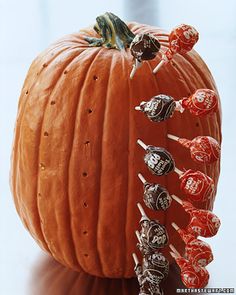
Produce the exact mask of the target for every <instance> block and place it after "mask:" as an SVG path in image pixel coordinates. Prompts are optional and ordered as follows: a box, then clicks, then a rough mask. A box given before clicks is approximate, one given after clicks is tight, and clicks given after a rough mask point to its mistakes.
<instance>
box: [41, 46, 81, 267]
mask: <svg viewBox="0 0 236 295" xmlns="http://www.w3.org/2000/svg"><path fill="white" fill-rule="evenodd" d="M63 52H65V51H63ZM77 56H78V54H77V52H76V55H75V56H74V55H73V56H72V58H71V59H69V61H68V62H66V64H65V66H64V67H63V68H62V69H61V73H60V74H59V76H58V79H57V81H56V83H55V85H53V89H52V92H51V93H50V94H49V95H48V97H47V101H46V102H45V103H44V112H43V118H42V120H41V126H40V127H39V142H38V153H37V161H36V163H39V160H40V146H41V139H42V138H43V135H42V129H43V124H44V117H45V111H46V109H47V108H48V105H49V102H50V97H51V96H52V94H53V92H54V89H55V88H56V85H57V84H58V83H59V81H60V80H61V77H62V75H63V73H64V70H65V69H66V68H67V67H68V66H69V65H70V63H72V62H73V60H74V59H75V58H76V57H77ZM39 179H40V170H39V164H38V169H37V181H36V188H35V194H36V196H37V197H36V207H37V212H38V217H39V229H40V230H41V233H42V236H43V239H44V242H45V243H46V244H47V246H48V250H49V252H50V253H51V254H52V255H53V256H54V254H53V251H51V249H50V243H48V241H47V238H46V235H45V234H44V230H43V225H41V214H40V210H39V200H38V187H39ZM65 261H66V260H65Z"/></svg>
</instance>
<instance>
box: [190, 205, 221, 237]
mask: <svg viewBox="0 0 236 295" xmlns="http://www.w3.org/2000/svg"><path fill="white" fill-rule="evenodd" d="M190 215H191V220H190V223H189V225H188V226H187V230H188V232H190V233H192V234H195V235H199V236H202V237H206V238H208V237H213V236H215V235H216V234H217V232H218V230H219V228H220V224H221V222H220V219H219V218H218V217H217V216H216V215H215V214H213V213H212V212H210V211H208V210H201V209H195V210H193V211H192V212H191V214H190Z"/></svg>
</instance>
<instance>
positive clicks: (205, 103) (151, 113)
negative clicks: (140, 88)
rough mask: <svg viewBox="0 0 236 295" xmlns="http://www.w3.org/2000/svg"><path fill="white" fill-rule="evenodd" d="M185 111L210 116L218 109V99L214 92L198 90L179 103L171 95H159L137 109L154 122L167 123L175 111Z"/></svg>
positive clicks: (136, 108) (142, 103)
mask: <svg viewBox="0 0 236 295" xmlns="http://www.w3.org/2000/svg"><path fill="white" fill-rule="evenodd" d="M185 109H188V110H189V111H190V113H191V114H192V115H195V116H204V115H208V114H211V113H213V112H216V110H217V109H218V98H217V96H216V94H215V92H214V91H213V90H210V89H198V90H196V91H195V92H194V93H193V94H192V95H191V96H189V97H185V98H183V99H182V100H179V101H176V100H175V99H174V98H173V97H171V96H169V95H165V94H159V95H156V96H153V97H152V98H151V99H150V100H149V101H147V102H145V101H143V102H141V103H140V105H139V106H136V107H135V110H137V111H141V112H143V113H144V114H145V115H146V116H147V117H148V119H149V120H151V121H153V122H162V121H165V120H167V119H169V118H171V117H172V116H173V114H174V111H179V112H181V113H183V112H184V110H185Z"/></svg>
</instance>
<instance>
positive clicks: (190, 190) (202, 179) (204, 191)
mask: <svg viewBox="0 0 236 295" xmlns="http://www.w3.org/2000/svg"><path fill="white" fill-rule="evenodd" d="M180 181H181V183H180V188H181V190H183V191H184V193H185V194H186V195H187V196H188V197H189V199H190V200H192V201H195V202H203V201H207V200H208V199H212V198H213V195H214V192H215V186H214V182H213V180H212V179H211V178H210V177H209V176H207V175H206V174H204V173H202V172H200V171H193V170H191V169H189V170H187V171H186V172H184V173H183V174H182V175H181V176H180Z"/></svg>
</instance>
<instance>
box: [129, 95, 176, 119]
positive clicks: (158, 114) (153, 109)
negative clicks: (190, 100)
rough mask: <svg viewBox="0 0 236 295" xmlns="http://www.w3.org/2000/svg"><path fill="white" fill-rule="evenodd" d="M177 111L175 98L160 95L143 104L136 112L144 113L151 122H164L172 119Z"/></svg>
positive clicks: (136, 108)
mask: <svg viewBox="0 0 236 295" xmlns="http://www.w3.org/2000/svg"><path fill="white" fill-rule="evenodd" d="M175 109H176V102H175V100H174V99H173V97H171V96H169V95H165V94H159V95H156V96H154V97H152V98H151V99H150V100H149V101H148V102H145V101H143V102H141V103H140V105H139V106H137V107H135V110H137V111H141V112H143V113H144V114H145V115H146V116H147V117H148V119H149V120H150V121H153V122H162V121H165V120H167V119H169V118H170V117H172V115H173V113H174V111H175Z"/></svg>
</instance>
